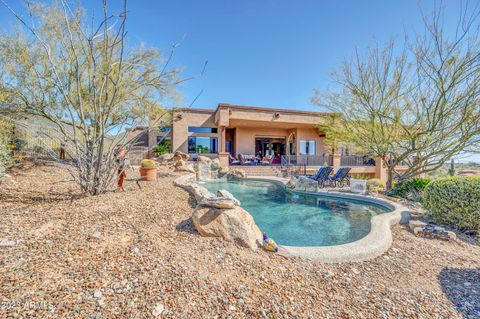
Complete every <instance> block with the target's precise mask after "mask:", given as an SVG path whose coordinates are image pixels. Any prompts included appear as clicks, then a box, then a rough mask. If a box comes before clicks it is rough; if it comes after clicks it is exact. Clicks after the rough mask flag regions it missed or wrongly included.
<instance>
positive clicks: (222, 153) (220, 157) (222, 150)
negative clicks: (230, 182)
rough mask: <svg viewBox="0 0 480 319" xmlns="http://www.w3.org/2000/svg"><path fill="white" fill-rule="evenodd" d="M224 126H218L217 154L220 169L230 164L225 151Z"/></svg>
mask: <svg viewBox="0 0 480 319" xmlns="http://www.w3.org/2000/svg"><path fill="white" fill-rule="evenodd" d="M225 131H226V129H225V126H220V152H219V153H218V160H219V161H220V165H221V166H222V167H228V166H229V164H230V161H229V154H230V153H228V152H226V151H225V149H226V147H225V143H226V136H225V135H226V134H225Z"/></svg>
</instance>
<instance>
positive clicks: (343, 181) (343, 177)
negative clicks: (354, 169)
mask: <svg viewBox="0 0 480 319" xmlns="http://www.w3.org/2000/svg"><path fill="white" fill-rule="evenodd" d="M350 170H351V168H350V167H340V168H339V169H338V171H337V172H336V173H335V175H333V176H332V177H330V178H329V179H328V180H329V182H330V186H332V187H337V185H338V186H339V187H344V186H345V185H350V178H349V176H348V173H349V172H350Z"/></svg>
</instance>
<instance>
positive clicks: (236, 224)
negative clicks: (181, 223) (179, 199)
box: [192, 205, 262, 249]
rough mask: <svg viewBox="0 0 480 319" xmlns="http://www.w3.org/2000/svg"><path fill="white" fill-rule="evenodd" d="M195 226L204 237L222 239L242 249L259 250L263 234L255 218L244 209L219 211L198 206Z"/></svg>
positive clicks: (195, 213) (194, 219) (194, 217)
mask: <svg viewBox="0 0 480 319" xmlns="http://www.w3.org/2000/svg"><path fill="white" fill-rule="evenodd" d="M192 221H193V225H194V226H195V228H196V229H197V231H198V232H199V233H200V235H202V236H207V237H221V238H223V239H225V240H228V241H231V242H234V243H236V244H238V245H240V246H242V247H246V248H250V249H257V248H258V247H260V246H261V243H262V233H261V232H260V229H259V228H258V226H257V225H256V224H255V222H254V220H253V217H252V216H251V215H250V214H249V213H248V212H247V211H246V210H244V209H242V208H241V207H239V206H235V207H234V208H232V209H218V208H214V207H208V206H201V205H198V206H197V208H196V209H195V212H194V213H193V215H192Z"/></svg>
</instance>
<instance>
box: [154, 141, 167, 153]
mask: <svg viewBox="0 0 480 319" xmlns="http://www.w3.org/2000/svg"><path fill="white" fill-rule="evenodd" d="M152 150H153V151H154V152H155V153H157V155H163V154H167V153H170V145H169V144H166V143H164V144H163V143H162V144H159V145H155V146H154V147H153V148H152Z"/></svg>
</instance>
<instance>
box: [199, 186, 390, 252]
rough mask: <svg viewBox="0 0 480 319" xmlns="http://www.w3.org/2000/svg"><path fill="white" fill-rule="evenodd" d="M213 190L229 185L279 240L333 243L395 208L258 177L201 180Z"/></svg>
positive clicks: (353, 236) (364, 230)
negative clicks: (299, 190) (303, 190)
mask: <svg viewBox="0 0 480 319" xmlns="http://www.w3.org/2000/svg"><path fill="white" fill-rule="evenodd" d="M201 184H202V186H204V187H205V188H207V189H208V190H209V191H210V192H212V193H216V192H217V191H218V190H220V189H226V190H227V191H229V192H230V193H232V194H233V196H235V198H237V199H238V200H239V201H240V202H241V206H242V208H244V209H245V210H247V211H248V212H249V213H250V214H251V215H252V216H253V218H254V220H255V223H256V224H257V225H258V227H259V228H260V230H261V231H265V232H267V233H268V235H269V236H270V237H271V238H273V239H274V240H275V241H276V242H277V243H278V244H281V245H286V246H301V247H309V246H333V245H340V244H346V243H351V242H354V241H356V240H359V239H361V238H363V237H365V236H366V235H367V234H368V233H369V232H370V228H371V222H370V221H371V219H372V218H373V217H374V216H376V215H378V214H382V213H388V212H390V211H392V210H391V209H388V208H387V207H385V206H382V205H378V204H374V203H369V202H366V201H365V202H364V201H358V200H352V199H346V198H332V197H328V196H324V195H313V194H293V193H291V192H288V191H286V190H285V188H284V186H283V185H279V184H278V183H275V182H270V181H258V180H219V181H208V182H201Z"/></svg>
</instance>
